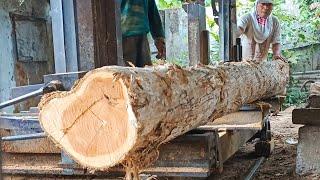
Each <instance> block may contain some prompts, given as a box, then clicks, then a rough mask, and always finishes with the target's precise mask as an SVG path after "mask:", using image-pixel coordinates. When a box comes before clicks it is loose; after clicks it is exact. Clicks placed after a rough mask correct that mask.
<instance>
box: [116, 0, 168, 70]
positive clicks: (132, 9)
mask: <svg viewBox="0 0 320 180" xmlns="http://www.w3.org/2000/svg"><path fill="white" fill-rule="evenodd" d="M121 30H122V38H123V41H122V46H123V58H124V61H125V62H126V64H127V65H128V61H129V62H131V63H132V64H133V65H135V66H136V67H143V66H145V65H152V62H151V56H150V47H149V42H148V39H147V34H148V33H149V32H151V35H152V38H153V39H154V42H155V46H156V47H157V50H158V55H157V58H164V57H165V36H164V30H163V27H162V23H161V19H160V15H159V11H158V8H157V6H156V3H155V0H122V2H121Z"/></svg>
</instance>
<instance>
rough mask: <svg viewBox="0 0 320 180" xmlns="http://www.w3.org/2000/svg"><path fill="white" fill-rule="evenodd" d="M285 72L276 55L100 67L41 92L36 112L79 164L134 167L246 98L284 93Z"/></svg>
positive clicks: (145, 162) (286, 69)
mask: <svg viewBox="0 0 320 180" xmlns="http://www.w3.org/2000/svg"><path fill="white" fill-rule="evenodd" d="M288 76H289V66H288V64H286V63H284V62H282V61H271V62H263V63H259V64H257V63H254V62H241V63H225V64H221V65H218V66H215V67H214V66H203V67H191V68H185V69H183V68H180V67H178V66H175V65H163V66H155V67H148V68H132V67H118V66H109V67H102V68H99V69H96V70H93V71H91V72H89V73H87V74H86V75H85V77H84V78H82V79H81V80H80V81H79V82H78V83H77V84H76V85H75V86H74V87H73V89H72V90H71V91H69V92H55V93H52V94H49V95H46V96H44V97H43V98H42V100H41V103H40V105H39V107H40V109H41V111H40V118H39V119H40V122H41V125H42V127H43V129H44V130H45V132H46V133H47V134H48V136H49V137H51V138H52V139H53V140H54V141H55V143H56V144H57V145H58V146H60V147H61V148H62V149H63V150H64V151H66V152H67V153H68V154H69V155H71V156H72V157H73V159H74V160H76V161H77V162H78V163H80V164H81V165H83V166H85V167H89V168H94V169H107V168H109V167H111V166H114V165H116V164H119V163H122V164H124V165H125V166H130V167H132V166H133V167H135V168H138V169H139V168H143V167H145V166H147V165H149V164H150V163H152V162H154V161H155V160H156V158H157V149H158V147H159V145H161V144H163V143H166V142H168V141H170V140H171V139H173V138H175V137H177V136H179V135H181V134H184V133H185V132H187V131H189V130H191V129H194V128H196V127H198V126H199V125H203V124H206V123H207V122H210V121H214V119H216V118H218V117H221V116H223V115H225V114H227V113H230V112H235V111H237V110H238V109H239V107H241V105H243V104H245V103H250V102H254V101H256V100H258V99H260V98H267V97H271V96H274V95H277V94H281V93H283V92H284V90H285V86H286V83H287V80H288Z"/></svg>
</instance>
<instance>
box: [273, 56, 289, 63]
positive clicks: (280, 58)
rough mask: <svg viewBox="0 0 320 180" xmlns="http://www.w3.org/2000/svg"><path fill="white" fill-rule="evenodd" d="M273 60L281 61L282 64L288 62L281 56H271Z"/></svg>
mask: <svg viewBox="0 0 320 180" xmlns="http://www.w3.org/2000/svg"><path fill="white" fill-rule="evenodd" d="M273 60H281V61H283V62H286V63H287V62H288V60H287V59H286V58H284V57H283V56H282V55H281V54H275V55H273Z"/></svg>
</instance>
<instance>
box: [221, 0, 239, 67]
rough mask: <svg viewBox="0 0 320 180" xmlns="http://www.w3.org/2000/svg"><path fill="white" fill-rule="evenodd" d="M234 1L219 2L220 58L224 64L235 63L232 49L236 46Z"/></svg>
mask: <svg viewBox="0 0 320 180" xmlns="http://www.w3.org/2000/svg"><path fill="white" fill-rule="evenodd" d="M236 30H237V25H236V0H220V1H219V36H220V47H221V48H220V49H221V50H220V58H221V59H222V60H223V61H224V62H229V61H235V60H236V59H235V57H234V56H233V54H234V53H233V48H234V46H235V44H236Z"/></svg>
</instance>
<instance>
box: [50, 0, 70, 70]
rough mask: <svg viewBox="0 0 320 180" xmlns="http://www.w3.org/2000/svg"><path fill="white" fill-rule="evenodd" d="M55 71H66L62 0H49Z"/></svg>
mask: <svg viewBox="0 0 320 180" xmlns="http://www.w3.org/2000/svg"><path fill="white" fill-rule="evenodd" d="M50 6H51V19H52V33H53V50H54V62H55V72H56V73H63V72H67V64H66V54H65V45H64V28H63V27H64V24H63V11H62V0H50Z"/></svg>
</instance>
